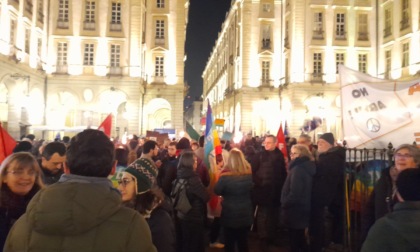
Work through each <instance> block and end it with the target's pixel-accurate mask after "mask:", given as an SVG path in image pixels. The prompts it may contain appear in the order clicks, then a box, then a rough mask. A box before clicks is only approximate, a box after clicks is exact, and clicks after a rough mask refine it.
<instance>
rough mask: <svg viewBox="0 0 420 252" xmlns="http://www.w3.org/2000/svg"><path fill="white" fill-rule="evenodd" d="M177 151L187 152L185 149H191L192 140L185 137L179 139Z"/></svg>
mask: <svg viewBox="0 0 420 252" xmlns="http://www.w3.org/2000/svg"><path fill="white" fill-rule="evenodd" d="M176 149H177V150H185V149H191V144H190V140H188V138H186V137H183V138H181V139H179V141H178V143H177V144H176Z"/></svg>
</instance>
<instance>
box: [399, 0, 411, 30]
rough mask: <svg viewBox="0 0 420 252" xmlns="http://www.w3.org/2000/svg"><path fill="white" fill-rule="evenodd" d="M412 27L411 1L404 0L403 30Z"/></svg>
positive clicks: (402, 6)
mask: <svg viewBox="0 0 420 252" xmlns="http://www.w3.org/2000/svg"><path fill="white" fill-rule="evenodd" d="M408 27H410V0H402V4H401V30H403V29H406V28H408Z"/></svg>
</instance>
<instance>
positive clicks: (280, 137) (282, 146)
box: [277, 123, 288, 162]
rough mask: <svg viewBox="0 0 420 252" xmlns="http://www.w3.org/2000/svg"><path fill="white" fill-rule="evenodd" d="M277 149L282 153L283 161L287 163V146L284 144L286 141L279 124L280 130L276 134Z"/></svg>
mask: <svg viewBox="0 0 420 252" xmlns="http://www.w3.org/2000/svg"><path fill="white" fill-rule="evenodd" d="M277 147H278V148H279V150H280V151H281V152H282V153H283V156H284V160H286V162H287V160H288V155H287V144H286V139H285V137H284V132H283V127H282V126H281V123H280V128H279V130H278V132H277Z"/></svg>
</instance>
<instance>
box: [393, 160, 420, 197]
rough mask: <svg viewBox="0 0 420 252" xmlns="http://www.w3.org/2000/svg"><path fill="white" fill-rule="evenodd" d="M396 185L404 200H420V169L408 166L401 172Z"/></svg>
mask: <svg viewBox="0 0 420 252" xmlns="http://www.w3.org/2000/svg"><path fill="white" fill-rule="evenodd" d="M396 186H397V190H398V194H399V196H400V197H401V198H402V200H403V201H420V169H419V168H408V169H405V170H403V171H402V172H400V174H398V177H397V182H396Z"/></svg>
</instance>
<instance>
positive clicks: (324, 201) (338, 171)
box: [311, 146, 346, 207]
mask: <svg viewBox="0 0 420 252" xmlns="http://www.w3.org/2000/svg"><path fill="white" fill-rule="evenodd" d="M345 161H346V150H345V149H344V148H343V147H339V146H337V147H332V148H331V149H329V150H328V151H326V152H324V153H320V154H319V157H318V162H317V163H316V173H315V175H314V177H313V182H312V199H311V202H312V205H313V206H317V207H323V206H328V205H330V204H331V202H333V201H336V202H337V204H341V205H343V204H344V198H343V197H344V171H345V167H344V166H345Z"/></svg>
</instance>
